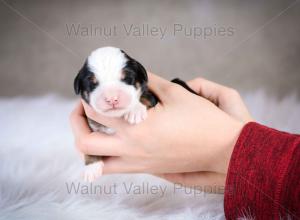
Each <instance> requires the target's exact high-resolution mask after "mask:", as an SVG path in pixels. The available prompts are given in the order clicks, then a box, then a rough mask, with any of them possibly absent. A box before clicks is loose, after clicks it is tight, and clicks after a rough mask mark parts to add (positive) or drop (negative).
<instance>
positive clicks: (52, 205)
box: [0, 92, 300, 220]
mask: <svg viewBox="0 0 300 220" xmlns="http://www.w3.org/2000/svg"><path fill="white" fill-rule="evenodd" d="M245 98H246V102H247V104H248V106H249V108H250V110H251V112H252V113H253V115H254V117H255V118H256V119H257V120H258V121H259V122H263V123H265V124H267V125H270V126H272V127H276V128H279V129H281V130H286V131H290V132H298V133H299V131H300V117H299V112H300V104H299V103H298V102H297V100H296V98H295V96H290V97H286V98H284V99H283V100H281V101H276V99H274V98H267V97H266V95H264V93H263V92H257V93H255V94H251V95H246V96H245ZM73 105H74V101H69V100H65V99H62V98H59V97H56V96H45V97H37V98H22V97H20V98H13V99H4V98H2V99H0V126H1V132H0V219H22V220H24V219H49V220H50V219H51V220H52V219H72V220H73V219H130V220H132V219H140V218H143V219H172V220H173V219H224V212H223V196H222V195H213V194H205V193H201V192H200V191H194V190H188V189H186V190H185V189H184V188H181V187H180V186H174V185H173V184H170V183H168V182H166V181H163V180H161V179H159V178H156V177H153V176H150V175H143V174H139V175H112V176H105V177H102V178H101V179H100V180H99V181H97V182H95V183H93V184H92V185H89V184H85V183H82V182H81V178H80V173H81V170H82V167H83V164H82V161H81V160H80V159H79V157H78V155H77V153H76V151H75V148H74V144H73V137H72V135H71V132H70V128H69V121H68V115H69V112H70V111H71V109H72V107H73ZM72 183H73V185H72Z"/></svg>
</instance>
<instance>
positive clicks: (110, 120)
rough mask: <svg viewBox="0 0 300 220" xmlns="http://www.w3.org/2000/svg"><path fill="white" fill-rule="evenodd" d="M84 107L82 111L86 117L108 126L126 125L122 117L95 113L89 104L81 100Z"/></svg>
mask: <svg viewBox="0 0 300 220" xmlns="http://www.w3.org/2000/svg"><path fill="white" fill-rule="evenodd" d="M81 102H82V106H83V108H84V112H85V114H86V115H87V117H88V118H90V119H92V120H94V121H96V122H98V123H99V124H102V125H105V126H106V127H109V128H114V129H117V130H118V129H119V128H121V127H122V126H124V125H127V124H126V122H125V120H124V119H123V118H122V117H119V118H116V117H107V116H103V115H101V114H99V113H97V112H96V111H95V110H94V109H93V108H92V107H91V106H89V105H88V104H87V103H86V102H85V101H84V100H82V101H81Z"/></svg>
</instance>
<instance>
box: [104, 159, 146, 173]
mask: <svg viewBox="0 0 300 220" xmlns="http://www.w3.org/2000/svg"><path fill="white" fill-rule="evenodd" d="M115 173H142V170H141V169H139V168H138V166H137V164H136V163H132V162H130V161H128V160H125V159H124V158H122V157H109V158H106V159H104V167H103V174H115Z"/></svg>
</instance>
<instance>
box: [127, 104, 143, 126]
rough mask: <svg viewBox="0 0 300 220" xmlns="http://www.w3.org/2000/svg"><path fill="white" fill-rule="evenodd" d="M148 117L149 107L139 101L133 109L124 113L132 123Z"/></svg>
mask: <svg viewBox="0 0 300 220" xmlns="http://www.w3.org/2000/svg"><path fill="white" fill-rule="evenodd" d="M146 118H147V108H146V106H144V105H143V104H141V103H139V104H138V105H137V106H136V107H134V108H133V109H132V110H131V111H129V112H128V113H126V114H125V115H124V119H125V120H126V121H128V122H129V123H130V124H138V123H140V122H142V121H143V120H145V119H146Z"/></svg>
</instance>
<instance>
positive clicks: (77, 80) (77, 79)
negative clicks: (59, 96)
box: [73, 62, 86, 95]
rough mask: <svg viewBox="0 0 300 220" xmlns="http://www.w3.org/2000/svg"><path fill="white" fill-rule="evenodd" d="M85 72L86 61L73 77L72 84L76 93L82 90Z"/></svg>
mask: <svg viewBox="0 0 300 220" xmlns="http://www.w3.org/2000/svg"><path fill="white" fill-rule="evenodd" d="M85 72H86V62H85V63H84V65H83V67H82V68H81V69H80V70H79V73H78V74H77V76H76V77H75V79H74V84H73V86H74V91H75V93H76V95H79V94H80V93H81V91H82V81H83V78H84V76H85Z"/></svg>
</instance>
